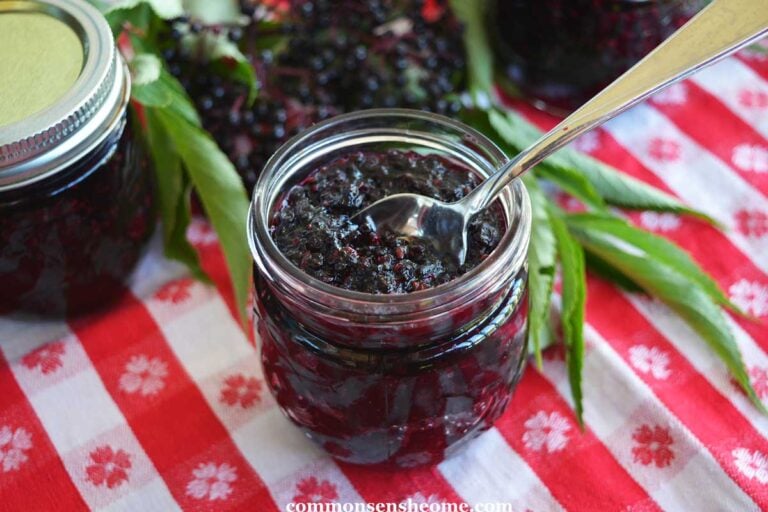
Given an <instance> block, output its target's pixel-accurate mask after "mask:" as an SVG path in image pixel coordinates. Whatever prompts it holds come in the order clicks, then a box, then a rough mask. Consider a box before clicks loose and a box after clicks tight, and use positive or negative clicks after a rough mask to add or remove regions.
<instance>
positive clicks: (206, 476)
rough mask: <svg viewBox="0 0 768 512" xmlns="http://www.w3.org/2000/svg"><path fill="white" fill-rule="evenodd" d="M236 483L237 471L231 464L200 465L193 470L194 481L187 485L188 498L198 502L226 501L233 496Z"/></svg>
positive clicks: (210, 463)
mask: <svg viewBox="0 0 768 512" xmlns="http://www.w3.org/2000/svg"><path fill="white" fill-rule="evenodd" d="M236 481H237V470H236V469H235V468H234V467H233V466H231V465H230V464H227V463H223V464H216V463H215V462H207V463H200V464H198V466H197V467H196V468H195V469H193V470H192V479H191V480H190V481H189V482H188V483H187V490H186V492H187V496H190V497H192V498H195V499H198V500H203V499H207V500H208V501H217V500H225V499H227V498H228V497H229V495H230V494H232V491H233V490H234V488H233V484H234V483H235V482H236Z"/></svg>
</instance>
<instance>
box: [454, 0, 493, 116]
mask: <svg viewBox="0 0 768 512" xmlns="http://www.w3.org/2000/svg"><path fill="white" fill-rule="evenodd" d="M450 5H451V10H452V11H453V13H454V14H455V15H456V17H457V18H458V19H459V20H460V21H461V22H462V23H463V24H464V47H465V50H466V52H467V68H468V69H467V74H468V76H469V90H470V92H471V93H472V94H473V95H474V96H475V100H476V101H477V100H478V99H479V97H482V98H484V99H487V98H488V97H490V94H491V90H492V88H493V52H492V51H491V46H490V44H489V42H488V37H487V31H486V29H485V9H486V2H484V1H472V2H468V1H466V0H451V3H450Z"/></svg>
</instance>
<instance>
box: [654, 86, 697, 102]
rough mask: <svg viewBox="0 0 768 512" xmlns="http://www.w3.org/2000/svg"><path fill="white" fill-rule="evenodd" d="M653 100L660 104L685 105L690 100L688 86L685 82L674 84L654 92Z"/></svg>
mask: <svg viewBox="0 0 768 512" xmlns="http://www.w3.org/2000/svg"><path fill="white" fill-rule="evenodd" d="M651 100H652V101H653V102H654V103H656V104H659V105H675V106H679V105H684V104H685V102H686V101H688V87H687V86H686V85H685V83H683V82H679V83H676V84H672V85H670V86H669V87H667V88H666V89H664V90H663V91H660V92H657V93H656V94H654V95H653V96H652V97H651Z"/></svg>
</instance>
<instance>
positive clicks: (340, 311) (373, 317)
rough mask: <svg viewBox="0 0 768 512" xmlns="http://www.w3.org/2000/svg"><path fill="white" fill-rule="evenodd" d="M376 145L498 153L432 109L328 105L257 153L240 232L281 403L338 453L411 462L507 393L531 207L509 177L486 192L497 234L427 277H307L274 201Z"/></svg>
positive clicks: (456, 442)
mask: <svg viewBox="0 0 768 512" xmlns="http://www.w3.org/2000/svg"><path fill="white" fill-rule="evenodd" d="M386 152H402V153H403V154H408V155H418V157H417V158H427V159H428V158H433V157H436V158H439V159H443V160H444V161H450V162H454V163H455V164H456V165H457V166H461V167H464V168H467V169H470V170H471V171H472V172H473V173H475V174H477V175H478V180H479V178H484V177H486V176H487V175H489V174H490V173H492V172H493V170H494V169H495V168H497V166H499V165H501V163H502V162H503V161H505V157H504V155H503V154H502V153H501V152H500V151H499V150H498V149H497V148H496V147H495V146H494V145H493V143H491V142H490V141H489V140H488V139H486V138H485V137H483V136H482V135H480V134H479V133H477V132H475V131H474V130H472V129H470V128H468V127H466V126H464V125H462V124H460V123H457V122H454V121H451V120H449V119H447V118H444V117H441V116H437V115H433V114H427V113H422V112H414V111H406V110H372V111H365V112H359V113H354V114H349V115H345V116H339V117H337V118H334V119H332V120H329V121H326V122H324V123H321V124H319V125H317V126H316V127H314V128H312V129H310V130H308V131H307V132H305V133H303V134H302V135H300V136H299V137H297V138H295V139H293V140H291V141H290V142H289V143H288V144H286V145H285V146H283V147H282V148H281V149H280V150H279V151H278V152H277V153H276V154H275V156H274V157H273V158H272V159H271V160H270V161H269V163H268V164H267V167H266V168H265V170H264V172H263V174H262V176H261V177H260V179H259V182H258V184H257V186H256V188H255V190H254V195H253V203H252V207H251V208H252V210H251V216H250V219H249V222H250V225H249V237H250V243H251V249H252V252H253V256H254V259H255V262H256V277H255V279H256V291H257V304H256V313H257V315H256V328H257V330H258V334H259V335H260V338H261V350H262V356H261V358H262V363H263V366H264V373H265V378H266V381H267V384H268V386H269V388H270V390H271V392H272V393H273V395H274V396H275V398H276V400H277V403H278V405H279V406H280V408H281V409H282V410H283V412H284V413H285V414H286V415H287V416H288V417H289V418H290V419H291V421H293V422H294V423H295V424H296V425H298V426H299V427H300V428H301V429H302V430H303V431H304V432H305V434H306V435H307V436H308V437H309V438H311V439H312V440H314V441H315V442H316V443H318V444H319V445H320V446H322V447H323V448H324V449H325V450H327V451H328V452H329V453H331V454H332V455H333V456H335V457H337V458H339V459H341V460H344V461H347V462H351V463H356V464H370V465H379V466H390V467H410V466H416V465H421V464H428V463H436V462H439V461H440V460H442V459H443V458H445V457H446V456H448V455H450V454H451V453H452V452H453V451H455V450H456V449H457V448H458V447H459V446H461V445H462V444H463V442H465V441H467V440H469V439H471V438H472V437H474V436H476V435H477V434H479V433H480V432H482V431H484V430H486V429H488V428H489V427H490V426H491V425H492V424H493V422H494V421H495V420H496V419H497V418H498V417H499V416H500V415H501V414H502V412H503V411H504V409H505V407H506V406H507V404H508V402H509V399H510V397H511V392H512V389H513V388H514V386H515V384H516V383H517V380H518V379H519V377H520V374H521V372H522V368H523V365H524V361H525V354H526V350H525V345H526V334H527V332H526V331H527V329H526V327H527V322H526V316H527V288H526V282H527V265H526V256H527V249H528V241H529V238H530V228H531V226H530V223H531V213H530V204H529V201H528V196H527V193H526V191H525V188H524V186H523V185H522V182H520V181H518V182H517V183H515V184H514V185H513V186H511V187H509V188H508V190H506V191H505V192H504V194H503V195H502V197H501V198H500V199H499V201H498V202H497V206H498V211H499V214H500V215H501V216H502V217H503V219H502V220H503V223H504V224H505V230H504V232H503V235H501V237H500V240H499V242H498V246H496V248H495V249H494V250H493V252H491V253H490V254H488V255H487V256H486V257H484V258H483V259H482V261H480V262H479V264H478V265H477V266H475V267H474V268H471V269H469V270H468V271H467V272H466V273H463V274H460V275H458V276H457V277H455V278H454V279H452V280H449V281H447V282H445V283H443V284H439V285H438V286H435V287H431V288H427V289H422V288H421V287H416V288H412V291H411V292H410V293H396V294H390V293H386V292H384V293H380V292H376V293H365V292H361V291H356V290H352V289H344V288H342V287H340V286H338V284H339V283H336V284H337V285H333V284H329V282H327V281H323V280H322V279H319V278H316V277H310V275H309V274H308V273H306V272H304V271H302V270H301V269H300V268H299V266H297V265H296V264H294V263H292V262H291V260H289V258H288V257H287V256H286V255H285V254H283V252H281V250H280V249H279V248H278V246H277V244H276V243H275V241H274V239H273V236H272V235H273V231H274V228H275V225H274V222H275V220H274V219H275V211H276V207H277V206H278V205H279V204H281V203H283V202H284V201H285V198H286V195H287V194H288V193H289V191H290V190H291V189H292V188H293V187H295V186H296V185H297V184H301V183H306V180H307V177H308V176H310V175H312V173H313V172H314V171H316V170H317V169H319V168H322V167H323V166H327V165H328V164H329V162H335V161H338V159H339V158H340V157H342V158H343V157H344V156H345V155H350V154H385V153H386ZM416 168H418V166H414V167H413V169H416ZM413 172H417V171H415V170H414V171H413ZM408 178H409V179H410V178H413V176H409V177H408ZM328 256H330V255H328ZM377 270H378V269H377V267H376V266H374V267H373V268H371V272H377Z"/></svg>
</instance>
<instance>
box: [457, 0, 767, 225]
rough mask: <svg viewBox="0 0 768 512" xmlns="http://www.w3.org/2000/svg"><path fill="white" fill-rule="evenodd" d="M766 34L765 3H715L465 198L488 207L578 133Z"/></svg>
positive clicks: (757, 0)
mask: <svg viewBox="0 0 768 512" xmlns="http://www.w3.org/2000/svg"><path fill="white" fill-rule="evenodd" d="M765 34H768V0H714V1H713V2H712V3H711V4H709V5H708V6H707V7H706V8H704V9H703V10H702V11H701V12H700V13H699V14H698V15H696V16H695V17H694V18H693V19H691V20H690V21H689V22H688V23H686V24H685V25H684V26H683V27H682V28H680V29H679V30H678V31H677V32H675V33H674V34H672V35H671V36H670V37H669V38H668V39H667V40H666V41H665V42H663V43H662V44H661V45H659V46H658V47H657V48H656V49H655V50H653V51H652V52H651V53H649V54H648V55H647V56H646V57H645V58H644V59H643V60H641V61H640V62H638V63H637V64H636V65H635V66H634V67H632V68H631V69H630V70H629V71H627V72H626V73H624V74H623V75H622V76H620V77H619V78H617V79H616V80H615V81H614V82H613V83H612V84H610V85H609V86H608V87H606V88H605V89H603V90H602V92H600V93H599V94H598V95H597V96H595V97H594V98H592V99H591V100H589V101H588V102H587V103H585V104H584V105H583V106H581V107H580V108H579V109H578V110H576V111H575V112H573V113H572V114H571V115H570V116H568V117H567V118H566V119H565V120H563V121H562V122H561V123H560V124H558V125H557V126H556V127H554V128H553V129H552V130H550V131H549V132H548V133H546V134H544V135H543V136H542V137H541V138H540V139H539V140H538V141H536V142H535V143H534V144H533V145H532V146H530V147H529V148H527V149H526V150H524V151H523V152H522V153H520V154H519V155H517V156H516V157H515V158H514V159H512V160H511V161H510V162H508V163H507V164H506V165H505V166H504V167H502V168H501V169H499V170H498V171H497V172H496V173H494V174H493V175H492V176H491V177H490V178H488V179H487V180H485V181H484V182H483V183H482V184H481V185H480V186H478V187H477V188H475V190H474V191H473V192H472V193H471V194H469V195H468V196H467V197H466V198H465V201H466V204H467V206H468V207H469V208H470V209H471V210H472V211H473V213H474V212H476V211H479V210H482V209H483V208H486V207H487V206H488V205H489V204H490V203H491V202H493V200H494V199H495V198H496V196H497V195H498V194H499V193H500V192H501V191H502V190H503V189H504V187H506V186H507V184H509V182H511V181H512V180H513V179H515V178H516V177H518V176H520V175H521V174H523V173H524V172H525V171H527V170H528V169H530V168H531V167H533V166H534V165H536V164H538V163H539V162H541V161H542V160H544V159H545V158H546V157H547V156H549V155H550V154H552V153H554V152H555V151H557V150H558V149H560V148H562V147H563V146H565V145H566V144H568V143H569V142H571V141H572V140H573V139H575V138H576V137H578V136H579V135H581V134H582V133H584V132H586V131H589V130H591V129H593V128H595V127H597V126H599V125H601V124H603V123H605V122H606V121H608V120H610V119H612V118H614V117H615V116H617V115H618V114H620V113H622V112H624V111H625V110H627V109H629V108H630V107H632V106H634V105H636V104H638V103H640V102H641V101H643V100H644V99H646V98H648V97H649V96H651V95H652V94H654V93H656V92H658V91H660V90H661V89H663V88H665V87H667V86H668V85H670V84H672V83H674V82H676V81H678V80H681V79H683V78H685V77H687V76H689V75H691V74H693V73H695V72H696V71H698V70H699V69H701V68H703V67H705V66H708V65H710V64H713V63H715V62H717V61H719V60H721V59H723V58H725V57H727V56H728V55H730V54H731V53H733V52H735V51H736V50H738V49H739V48H742V47H743V46H746V45H747V44H749V43H751V42H754V41H755V40H757V39H759V38H760V37H762V36H763V35H765Z"/></svg>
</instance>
